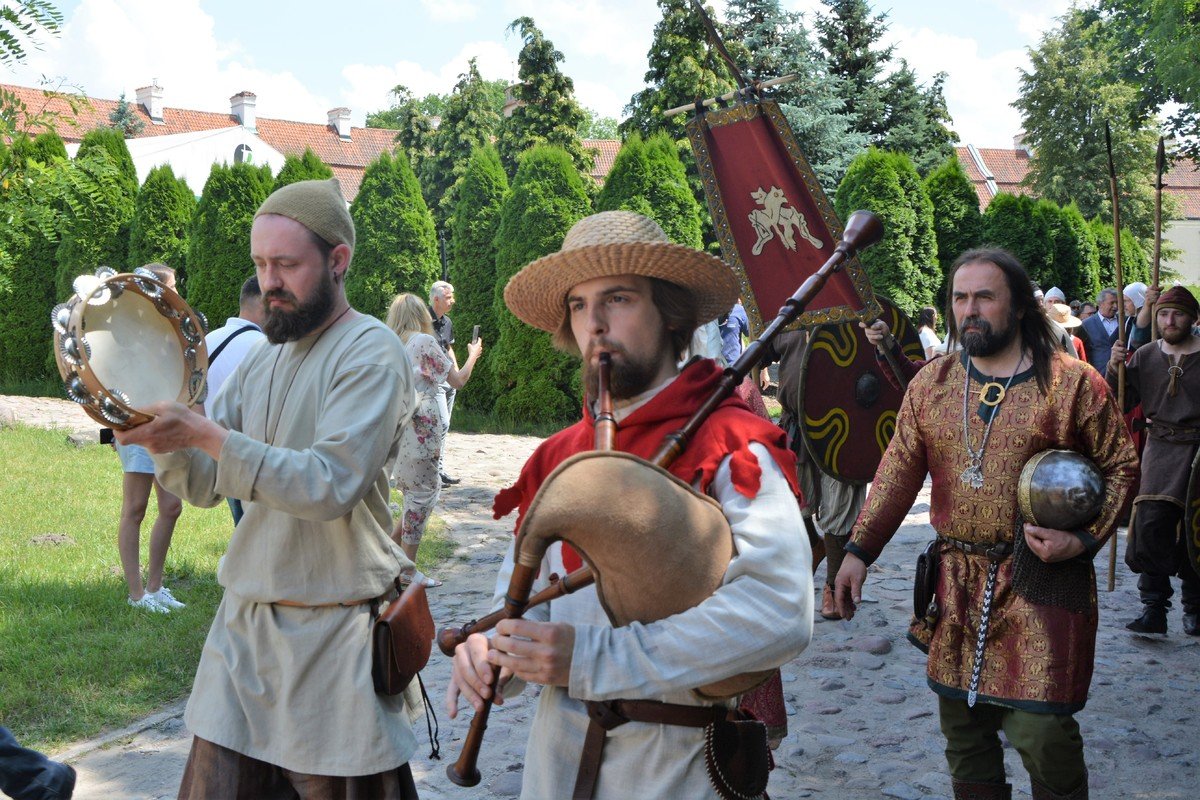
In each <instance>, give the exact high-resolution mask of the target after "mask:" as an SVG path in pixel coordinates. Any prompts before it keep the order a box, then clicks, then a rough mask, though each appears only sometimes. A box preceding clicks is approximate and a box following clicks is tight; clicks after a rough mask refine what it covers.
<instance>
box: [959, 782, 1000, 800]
mask: <svg viewBox="0 0 1200 800" xmlns="http://www.w3.org/2000/svg"><path fill="white" fill-rule="evenodd" d="M950 784H951V785H952V786H953V787H954V800H1012V785H1011V784H1007V783H977V782H975V781H960V780H958V779H957V778H952V779H951V780H950Z"/></svg>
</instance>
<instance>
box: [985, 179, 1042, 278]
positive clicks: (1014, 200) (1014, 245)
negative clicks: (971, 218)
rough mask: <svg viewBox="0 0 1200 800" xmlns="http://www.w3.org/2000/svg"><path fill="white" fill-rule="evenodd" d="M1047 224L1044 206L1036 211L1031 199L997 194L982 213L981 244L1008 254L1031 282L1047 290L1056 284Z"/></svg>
mask: <svg viewBox="0 0 1200 800" xmlns="http://www.w3.org/2000/svg"><path fill="white" fill-rule="evenodd" d="M1050 223H1051V220H1050V219H1049V218H1048V217H1047V216H1046V214H1045V209H1044V207H1043V208H1042V209H1039V208H1038V203H1037V201H1036V200H1034V199H1033V198H1032V197H1030V196H1028V195H1024V194H1020V195H1018V194H1009V193H1007V192H1001V193H1000V194H998V195H996V196H995V197H994V198H992V202H991V203H989V204H988V207H987V211H985V212H984V213H983V241H984V242H985V243H986V244H988V245H991V246H995V247H1003V248H1004V249H1005V250H1008V251H1009V252H1011V253H1012V254H1013V255H1014V256H1016V257H1017V260H1018V261H1020V262H1021V265H1022V266H1024V267H1025V271H1026V272H1028V273H1029V278H1030V279H1031V280H1033V281H1034V282H1035V283H1037V284H1038V285H1040V286H1043V287H1046V288H1049V287H1050V286H1054V285H1056V284H1057V282H1058V281H1057V278H1056V276H1055V275H1054V272H1053V269H1054V237H1053V233H1052V231H1051V229H1050Z"/></svg>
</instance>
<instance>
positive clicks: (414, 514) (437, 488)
mask: <svg viewBox="0 0 1200 800" xmlns="http://www.w3.org/2000/svg"><path fill="white" fill-rule="evenodd" d="M387 325H388V327H389V328H391V329H392V330H393V331H394V332H395V333H396V335H397V336H399V337H400V341H401V342H403V343H404V349H405V351H406V352H407V353H408V360H409V363H411V364H412V371H413V387H414V388H415V389H416V391H417V407H416V410H415V411H413V416H412V421H411V422H410V423H409V424H408V425H406V426H405V427H404V434H403V436H402V437H401V439H400V453H399V455H398V456H397V457H396V466H395V467H394V468H393V470H392V478H393V479H394V480H395V481H396V487H397V488H398V489H400V491H401V492H403V494H404V511H403V513H401V515H400V516H399V518H398V519H397V520H396V527H395V529H394V530H393V531H392V539H393V540H395V541H396V543H397V544H399V545H400V547H401V549H403V550H404V555H406V556H408V558H409V560H410V561H413V562H416V560H417V548H418V547H419V546H420V544H421V537H422V536H423V535H424V534H425V526H426V525H427V524H428V522H429V514H430V513H431V512H432V511H433V507H434V505H435V504H436V503H437V499H438V494H439V493H440V492H441V489H442V484H441V476H440V475H439V472H438V464H439V463H440V462H441V458H442V450H443V448H444V447H445V443H446V431H445V429H444V428H443V427H442V422H441V416H440V415H439V408H438V400H437V397H438V391H439V389H438V387H439V386H440V385H442V384H443V383H444V384H448V385H449V386H450V387H452V388H453V389H461V388H462V387H463V386H465V385H466V383H467V381H468V380H469V379H470V377H471V372H472V371H473V370H474V369H475V362H476V361H478V360H479V355H480V354H481V353H482V352H483V341H482V340H478V339H477V340H476V341H474V342H471V343H470V344H468V345H467V360H466V362H465V363H464V364H463V365H462V369H459V368H458V367H456V366H455V364H454V362H453V361H452V360H451V359H450V356H448V355H446V353H445V351H444V350H442V348H441V346H440V345H439V343H438V341H437V339H435V338H434V335H433V320H432V319H430V317H429V310H428V309H427V308H426V307H425V304H424V303H422V302H421V300H420V298H418V297H417V296H416V295H412V294H400V295H396V298H395V299H394V300H392V305H391V307H390V308H389V309H388V315H387ZM401 574H402V578H403V579H404V580H405V581H413V580H419V581H421V582H422V583H424V584H425V586H428V587H434V586H441V585H442V582H441V581H439V580H437V579H436V578H431V577H429V576H428V575H423V574H421V573H420V572H417V571H416V568H415V567H414V568H411V569H406V570H405V571H404V572H403V573H401Z"/></svg>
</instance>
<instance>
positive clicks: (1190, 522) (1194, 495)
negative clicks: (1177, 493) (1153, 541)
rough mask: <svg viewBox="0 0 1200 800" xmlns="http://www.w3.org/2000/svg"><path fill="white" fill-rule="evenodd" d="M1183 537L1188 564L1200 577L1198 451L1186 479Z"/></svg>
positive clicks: (1199, 455) (1199, 464)
mask: <svg viewBox="0 0 1200 800" xmlns="http://www.w3.org/2000/svg"><path fill="white" fill-rule="evenodd" d="M1183 536H1184V538H1186V539H1187V552H1188V563H1189V564H1191V566H1192V569H1194V570H1196V574H1197V575H1200V451H1197V453H1196V457H1195V458H1194V459H1193V460H1192V471H1191V473H1190V474H1189V477H1188V492H1187V504H1186V505H1185V506H1184V512H1183Z"/></svg>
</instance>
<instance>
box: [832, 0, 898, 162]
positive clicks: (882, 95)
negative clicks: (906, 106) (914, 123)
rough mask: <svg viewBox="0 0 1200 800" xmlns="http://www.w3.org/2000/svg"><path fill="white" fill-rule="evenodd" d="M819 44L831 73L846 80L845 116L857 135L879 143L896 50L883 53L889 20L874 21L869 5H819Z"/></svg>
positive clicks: (860, 1) (853, 1) (844, 0)
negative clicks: (889, 69) (887, 81)
mask: <svg viewBox="0 0 1200 800" xmlns="http://www.w3.org/2000/svg"><path fill="white" fill-rule="evenodd" d="M821 2H822V3H823V4H824V6H825V8H826V9H827V11H826V12H825V13H819V14H817V19H816V23H815V25H816V29H817V34H818V37H817V41H818V42H820V44H821V48H822V49H823V50H824V51H825V53H826V56H827V58H828V59H829V71H830V73H831V74H833V75H835V76H837V77H838V78H840V79H841V80H842V82H843V83H842V90H843V92H844V94H843V102H844V111H845V112H846V114H848V115H849V116H850V118H851V119H853V120H854V127H855V129H856V130H859V131H861V132H862V133H865V134H867V135H868V136H869V137H870V139H871V141H872V142H878V141H879V140H880V138H882V136H883V135H884V134H885V133H886V129H885V128H884V119H885V118H886V116H887V91H886V89H885V86H884V81H885V77H886V76H885V73H886V71H887V66H888V63H889V62H890V61H891V59H892V52H893V50H894V48H893V47H884V48H880V47H879V41H880V40H881V39H882V38H883V35H884V34H885V33H887V29H888V25H887V14H878V15H875V16H872V15H871V6H870V4H869V3H868V2H867V0H821Z"/></svg>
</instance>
